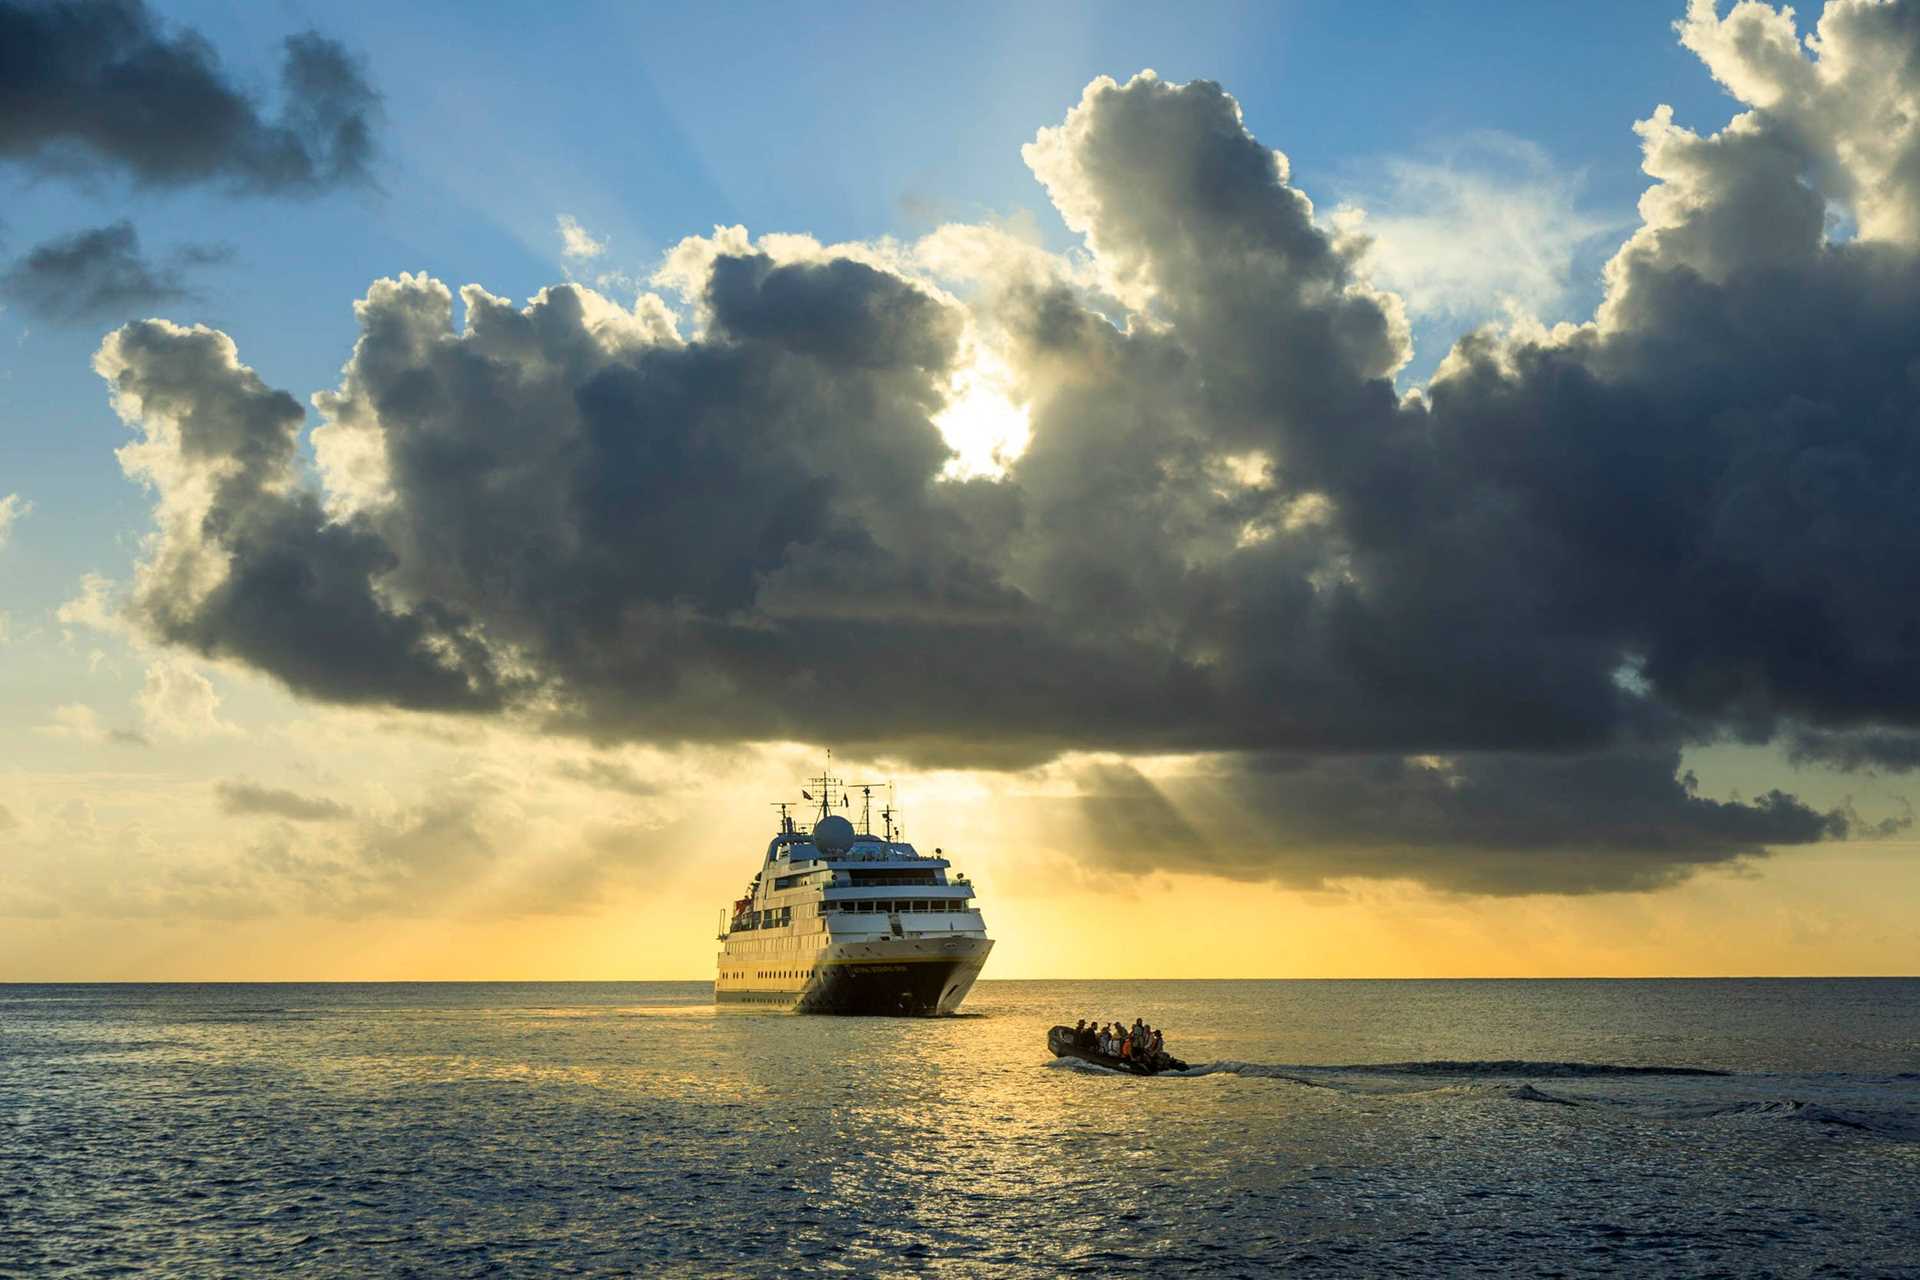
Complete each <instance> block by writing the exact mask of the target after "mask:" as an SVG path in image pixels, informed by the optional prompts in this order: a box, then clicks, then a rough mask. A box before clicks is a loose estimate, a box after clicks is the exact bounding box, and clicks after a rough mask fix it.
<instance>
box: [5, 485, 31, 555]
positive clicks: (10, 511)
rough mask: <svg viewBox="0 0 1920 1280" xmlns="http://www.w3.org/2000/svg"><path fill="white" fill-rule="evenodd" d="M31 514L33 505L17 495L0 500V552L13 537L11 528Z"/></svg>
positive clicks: (13, 494)
mask: <svg viewBox="0 0 1920 1280" xmlns="http://www.w3.org/2000/svg"><path fill="white" fill-rule="evenodd" d="M32 514H33V504H32V503H31V502H28V501H27V500H26V499H25V498H23V497H21V496H20V495H19V494H17V493H10V494H8V495H7V496H6V497H4V498H0V551H4V550H6V546H7V543H8V542H9V541H10V540H11V539H12V537H13V526H14V525H15V523H17V522H18V521H21V520H24V519H25V518H26V517H28V516H29V515H32Z"/></svg>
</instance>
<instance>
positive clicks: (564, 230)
mask: <svg viewBox="0 0 1920 1280" xmlns="http://www.w3.org/2000/svg"><path fill="white" fill-rule="evenodd" d="M554 224H555V225H556V226H557V227H558V228H559V229H560V255H561V256H562V257H564V258H569V259H572V260H573V261H576V262H585V261H587V260H588V259H589V258H597V257H599V256H600V255H601V254H603V253H605V252H606V251H607V242H606V241H605V240H596V239H594V238H593V236H592V235H590V234H589V233H588V231H587V229H586V228H585V227H583V226H581V225H580V220H579V219H578V218H576V217H574V216H573V215H572V214H570V213H563V214H561V215H560V216H559V217H558V218H556V219H554Z"/></svg>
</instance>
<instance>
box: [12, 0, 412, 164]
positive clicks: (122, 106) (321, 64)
mask: <svg viewBox="0 0 1920 1280" xmlns="http://www.w3.org/2000/svg"><path fill="white" fill-rule="evenodd" d="M280 97H281V104H280V111H279V114H278V115H277V116H275V117H273V118H268V117H267V116H265V115H263V114H262V113H261V110H260V108H259V105H258V104H257V103H255V102H254V101H253V99H252V98H251V97H250V96H249V95H248V94H247V93H245V92H244V91H243V90H242V89H241V88H240V87H239V86H237V85H236V84H234V83H233V82H232V81H231V80H230V79H228V77H227V75H226V73H225V71H224V69H223V68H222V67H221V66H220V62H219V58H218V56H217V55H216V54H215V53H214V51H213V47H212V46H211V45H210V44H209V43H208V42H207V40H206V39H205V38H204V37H203V36H201V35H200V34H199V33H198V32H196V31H194V30H192V29H191V28H179V27H173V26H172V25H171V24H163V23H162V22H161V21H160V20H159V19H158V18H157V17H156V16H155V15H154V14H153V13H152V12H151V11H149V10H148V9H147V7H146V6H145V5H144V4H142V3H140V0H98V2H96V3H75V2H72V0H67V2H60V3H51V4H35V3H21V2H20V0H3V2H0V159H6V160H12V161H14V162H15V163H17V164H21V165H24V166H26V167H28V168H30V169H33V170H36V171H38V172H41V173H63V172H89V171H96V170H108V171H112V172H116V173H122V174H125V175H126V176H128V177H130V178H132V179H133V180H134V181H135V182H137V183H139V184H141V185H146V186H182V185H187V184H194V183H206V182H212V183H218V184H221V185H224V186H227V187H229V188H231V189H233V190H235V191H239V192H251V193H261V194H278V193H301V192H311V191H315V190H319V189H322V188H326V187H332V186H338V185H342V184H359V183H366V182H368V181H369V180H370V172H369V165H370V163H371V161H372V158H373V151H374V132H375V128H376V126H377V124H378V121H379V103H380V100H379V95H378V94H377V93H375V92H374V90H373V89H372V88H371V87H370V86H369V85H368V84H367V82H366V79H365V78H364V77H363V75H362V74H361V71H360V69H359V67H358V66H357V65H356V64H355V62H354V60H353V59H352V58H351V57H350V56H349V55H348V54H347V52H346V50H345V49H343V48H342V47H341V46H340V45H338V44H336V43H335V42H333V41H332V40H329V39H326V38H325V37H323V36H321V35H319V34H318V33H316V32H312V31H308V32H304V33H302V34H299V35H294V36H289V37H288V38H287V39H286V41H285V43H284V45H283V52H282V60H281V68H280Z"/></svg>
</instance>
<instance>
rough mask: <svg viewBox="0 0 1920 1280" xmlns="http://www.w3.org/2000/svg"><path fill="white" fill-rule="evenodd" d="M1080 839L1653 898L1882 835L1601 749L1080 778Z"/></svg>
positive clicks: (1325, 876)
mask: <svg viewBox="0 0 1920 1280" xmlns="http://www.w3.org/2000/svg"><path fill="white" fill-rule="evenodd" d="M1079 781H1080V783H1081V798H1080V799H1079V800H1078V801H1076V802H1075V803H1076V805H1077V807H1078V810H1079V816H1080V817H1081V818H1082V820H1083V821H1084V823H1085V824H1086V826H1087V827H1088V828H1089V830H1090V832H1091V838H1090V839H1089V838H1082V839H1080V840H1078V841H1077V843H1078V844H1080V846H1081V847H1084V848H1087V849H1089V850H1090V851H1091V852H1092V854H1093V856H1094V857H1096V858H1097V859H1098V860H1099V861H1100V862H1101V863H1103V864H1104V865H1106V866H1108V867H1110V868H1112V869H1113V870H1116V871H1122V872H1131V873H1146V872H1150V871H1156V870H1160V871H1174V872H1182V871H1185V872H1197V873H1203V874H1211V875H1225V876H1231V877H1234V878H1237V879H1245V880H1277V881H1280V882H1282V883H1287V884H1293V885H1299V886H1303V887H1317V886H1321V885H1324V884H1325V883H1326V882H1328V881H1330V880H1337V879H1341V878H1344V877H1365V878H1374V879H1410V880H1419V881H1422V882H1424V883H1427V884H1430V885H1433V886H1435V887H1437V888H1442V889H1447V890H1452V891H1456V892H1461V893H1475V894H1498V895H1510V894H1529V893H1609V892H1622V891H1632V890H1646V889H1652V888H1658V887H1660V886H1662V885H1665V884H1670V883H1672V882H1674V881H1676V880H1679V879H1682V878H1684V877H1685V876H1686V875H1688V874H1689V873H1691V872H1693V871H1695V870H1697V869H1699V868H1700V867H1703V866H1709V865H1713V864H1716V863H1723V862H1729V861H1733V860H1735V859H1739V858H1744V857H1753V856H1757V855H1760V854H1762V853H1764V852H1765V851H1766V849H1767V847H1768V846H1770V845H1780V844H1804V843H1807V842H1809V841H1813V840H1820V839H1827V838H1839V837H1843V836H1849V835H1869V836H1882V835H1888V834H1892V833H1894V832H1896V831H1898V830H1902V829H1904V827H1905V825H1906V822H1907V821H1910V819H1906V820H1894V821H1893V823H1892V825H1891V826H1890V827H1889V826H1884V825H1870V824H1866V823H1863V822H1861V821H1860V819H1859V818H1858V816H1857V815H1854V814H1851V813H1850V812H1849V811H1846V810H1841V811H1838V812H1834V813H1824V814H1823V813H1818V812H1815V811H1814V810H1812V809H1810V808H1808V807H1807V806H1806V805H1804V804H1801V803H1800V802H1799V801H1797V800H1795V799H1794V798H1793V797H1792V796H1790V795H1787V794H1785V793H1783V792H1780V791H1777V790H1776V791H1770V792H1768V793H1766V794H1765V795H1762V796H1760V797H1759V798H1758V799H1757V800H1756V801H1754V802H1753V803H1750V804H1745V803H1734V802H1727V801H1719V800H1712V799H1709V798H1706V797H1703V796H1700V795H1698V794H1697V793H1696V789H1695V783H1694V780H1693V778H1692V777H1691V776H1690V775H1687V774H1684V773H1682V772H1680V753H1679V751H1678V750H1677V749H1674V748H1649V749H1644V750H1638V751H1634V750H1621V751H1613V752H1607V753H1603V754H1599V755H1527V754H1520V753H1487V754H1478V755H1461V756H1456V757H1447V758H1439V757H1424V758H1423V757H1416V758H1408V757H1404V756H1398V755H1394V756H1335V757H1329V756H1288V755H1270V756H1257V757H1228V758H1225V759H1223V760H1221V761H1219V762H1217V763H1216V765H1215V767H1213V768H1211V769H1209V770H1206V771H1204V772H1200V773H1192V774H1185V775H1176V776H1174V777H1172V778H1168V779H1163V780H1160V781H1157V782H1156V781H1155V780H1152V779H1149V778H1147V777H1146V776H1144V775H1142V774H1140V773H1139V772H1138V771H1137V770H1134V769H1131V768H1128V767H1126V766H1101V767H1097V768H1091V769H1088V770H1086V771H1084V772H1083V773H1082V774H1081V775H1080V778H1079Z"/></svg>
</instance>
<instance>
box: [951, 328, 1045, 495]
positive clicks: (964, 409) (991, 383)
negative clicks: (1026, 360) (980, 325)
mask: <svg viewBox="0 0 1920 1280" xmlns="http://www.w3.org/2000/svg"><path fill="white" fill-rule="evenodd" d="M933 425H934V426H936V427H938V428H940V434H941V435H942V436H943V437H944V438H945V439H946V442H947V446H948V447H949V448H951V449H952V450H953V452H954V457H953V458H952V459H951V460H950V461H949V462H948V463H947V465H946V469H945V470H944V471H943V472H942V473H941V475H942V478H943V479H948V480H971V479H975V478H977V477H981V476H986V477H999V476H1003V475H1005V474H1006V472H1007V467H1008V466H1009V465H1010V464H1011V463H1012V462H1013V460H1014V459H1016V458H1018V457H1019V456H1020V455H1021V454H1022V453H1023V452H1025V450H1026V447H1027V440H1028V438H1029V437H1030V436H1031V435H1032V432H1033V424H1032V420H1031V417H1030V416H1029V413H1028V409H1027V406H1026V405H1025V404H1022V403H1020V402H1019V401H1017V400H1016V399H1015V398H1014V376H1013V371H1012V370H1011V369H1009V368H1008V367H1007V364H1006V362H1005V361H1004V360H1002V359H1000V357H998V356H997V355H994V354H993V353H992V352H990V351H986V350H982V349H979V348H976V349H975V351H974V355H973V359H972V360H971V361H969V362H968V363H967V364H965V365H963V366H962V367H961V368H960V369H958V370H957V371H956V372H955V373H954V375H953V377H952V379H951V380H950V381H949V382H948V383H947V405H946V408H944V409H942V410H941V411H940V412H939V413H937V414H935V415H934V417H933Z"/></svg>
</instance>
